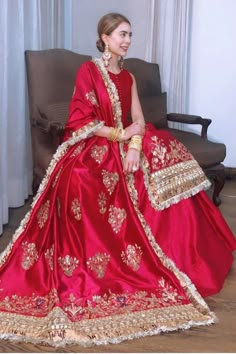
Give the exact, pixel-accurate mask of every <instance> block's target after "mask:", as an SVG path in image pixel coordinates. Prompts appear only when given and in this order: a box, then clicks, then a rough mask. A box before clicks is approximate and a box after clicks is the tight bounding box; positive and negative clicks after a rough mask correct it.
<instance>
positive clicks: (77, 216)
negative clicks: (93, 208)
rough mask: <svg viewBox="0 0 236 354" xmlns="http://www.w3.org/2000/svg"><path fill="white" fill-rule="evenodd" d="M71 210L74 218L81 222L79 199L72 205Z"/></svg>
mask: <svg viewBox="0 0 236 354" xmlns="http://www.w3.org/2000/svg"><path fill="white" fill-rule="evenodd" d="M71 210H72V211H73V214H74V217H75V219H76V220H81V218H82V215H81V207H80V202H79V200H78V199H74V200H73V202H72V204H71Z"/></svg>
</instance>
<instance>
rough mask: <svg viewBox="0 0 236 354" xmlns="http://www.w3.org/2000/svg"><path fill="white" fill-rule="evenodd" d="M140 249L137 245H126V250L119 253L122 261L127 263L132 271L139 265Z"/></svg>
mask: <svg viewBox="0 0 236 354" xmlns="http://www.w3.org/2000/svg"><path fill="white" fill-rule="evenodd" d="M142 254H143V252H142V250H141V247H139V246H138V245H136V244H135V245H134V246H133V245H128V246H127V248H126V251H123V252H122V253H121V258H122V261H123V262H124V263H125V264H127V266H129V267H130V268H132V269H133V270H134V271H137V270H138V269H139V267H140V263H141V258H142Z"/></svg>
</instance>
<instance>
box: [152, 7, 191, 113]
mask: <svg viewBox="0 0 236 354" xmlns="http://www.w3.org/2000/svg"><path fill="white" fill-rule="evenodd" d="M190 5H191V0H150V3H149V12H150V25H149V26H150V30H149V32H150V34H149V41H148V46H147V48H148V49H147V53H146V60H150V61H152V62H155V63H158V64H159V66H160V74H161V82H162V90H163V91H167V94H168V96H167V97H168V111H169V112H174V113H186V108H187V107H186V84H187V70H188V42H189V24H190V15H191V11H190Z"/></svg>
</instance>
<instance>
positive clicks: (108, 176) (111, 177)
mask: <svg viewBox="0 0 236 354" xmlns="http://www.w3.org/2000/svg"><path fill="white" fill-rule="evenodd" d="M102 180H103V184H104V186H105V187H106V189H107V190H108V192H109V194H112V193H113V191H114V189H115V186H116V184H117V182H118V181H119V175H118V173H116V172H114V173H112V172H109V171H106V170H102Z"/></svg>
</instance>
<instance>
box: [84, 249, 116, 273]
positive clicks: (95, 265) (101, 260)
mask: <svg viewBox="0 0 236 354" xmlns="http://www.w3.org/2000/svg"><path fill="white" fill-rule="evenodd" d="M109 261H110V255H107V254H106V253H97V254H95V256H93V257H90V258H89V260H88V261H87V265H88V267H89V269H91V270H92V271H93V272H95V273H96V275H97V277H98V278H103V277H104V275H105V271H106V267H107V264H108V262H109Z"/></svg>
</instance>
